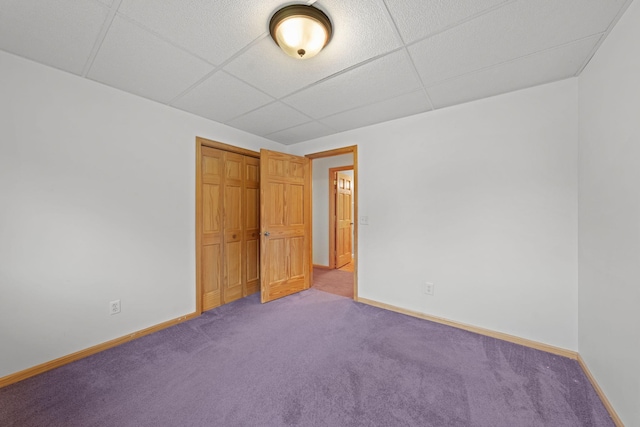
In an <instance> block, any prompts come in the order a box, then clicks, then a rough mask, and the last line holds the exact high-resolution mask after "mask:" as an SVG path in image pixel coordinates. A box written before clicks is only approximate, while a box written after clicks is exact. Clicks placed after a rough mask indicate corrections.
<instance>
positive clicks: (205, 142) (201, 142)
mask: <svg viewBox="0 0 640 427" xmlns="http://www.w3.org/2000/svg"><path fill="white" fill-rule="evenodd" d="M202 147H209V148H215V149H218V150H222V151H227V152H230V153H236V154H242V155H245V156H249V157H255V158H257V159H259V158H260V153H258V152H256V151H251V150H247V149H246V148H240V147H235V146H233V145H229V144H224V143H222V142H218V141H212V140H210V139H206V138H201V137H199V136H197V137H196V309H195V314H196V315H200V314H202V259H201V258H202V238H203V232H202V216H203V211H202V209H203V207H202Z"/></svg>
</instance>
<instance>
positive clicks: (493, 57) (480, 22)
mask: <svg viewBox="0 0 640 427" xmlns="http://www.w3.org/2000/svg"><path fill="white" fill-rule="evenodd" d="M625 1H626V0H608V1H602V0H562V1H557V0H535V1H531V0H521V1H518V2H514V3H511V4H508V5H506V6H504V7H501V8H499V9H497V10H496V11H493V12H491V13H487V14H485V15H482V16H480V17H478V18H476V19H473V20H471V21H469V22H466V23H464V24H461V25H459V26H457V27H454V28H453V29H451V30H447V31H445V32H443V33H440V34H437V35H435V36H433V37H430V38H428V39H425V40H423V41H421V42H418V43H416V44H414V45H412V46H410V47H409V52H410V54H411V56H412V57H413V60H414V63H415V64H416V67H417V68H418V71H419V72H420V76H421V77H422V80H423V82H424V84H425V85H427V86H429V85H431V84H434V83H437V82H440V81H443V80H446V79H449V78H452V77H457V76H460V75H462V74H465V73H467V72H471V71H475V70H479V69H482V68H485V67H489V66H492V65H496V64H499V63H501V62H505V61H509V60H512V59H515V58H518V57H522V56H525V55H528V54H532V53H536V52H540V51H542V50H545V49H548V48H551V47H554V46H557V45H560V44H563V43H568V42H571V41H575V40H579V39H581V38H584V37H587V36H591V35H594V34H597V33H601V32H603V31H605V30H606V29H607V27H608V26H609V24H610V23H611V22H612V20H613V19H614V17H615V16H616V14H617V13H618V11H619V10H620V8H621V7H622V5H623V4H624V2H625Z"/></svg>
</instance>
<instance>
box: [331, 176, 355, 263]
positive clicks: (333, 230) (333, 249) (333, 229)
mask: <svg viewBox="0 0 640 427" xmlns="http://www.w3.org/2000/svg"><path fill="white" fill-rule="evenodd" d="M352 170H353V165H352V166H338V167H335V168H329V193H330V194H329V268H330V269H335V268H336V250H337V248H336V245H337V241H336V231H337V230H336V227H337V224H336V218H335V215H334V214H335V210H336V194H337V193H335V192H333V190H335V184H334V182H333V180H334V177H333V176H334V175H335V174H336V173H337V172H342V171H352ZM353 174H354V175H355V171H354V173H353ZM354 187H355V178H354ZM352 191H353V189H352ZM354 205H355V196H354ZM353 216H354V218H352V219H353V226H354V230H355V225H356V220H355V208H354V214H353ZM353 240H355V234H354V238H353ZM351 253H353V241H351Z"/></svg>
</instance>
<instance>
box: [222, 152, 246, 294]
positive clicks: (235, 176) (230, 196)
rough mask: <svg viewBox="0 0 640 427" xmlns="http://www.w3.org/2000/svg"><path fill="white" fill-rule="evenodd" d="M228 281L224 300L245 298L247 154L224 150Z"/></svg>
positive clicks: (226, 279) (225, 235)
mask: <svg viewBox="0 0 640 427" xmlns="http://www.w3.org/2000/svg"><path fill="white" fill-rule="evenodd" d="M224 159H225V162H224V247H223V256H224V281H223V288H222V303H223V304H227V303H229V302H231V301H235V300H237V299H239V298H242V297H243V293H244V292H243V287H242V283H243V281H242V275H243V274H242V273H243V271H242V270H243V269H242V256H243V255H242V254H243V252H244V250H243V242H242V238H243V234H244V233H243V231H244V230H243V226H244V224H243V220H242V217H243V214H244V212H243V211H244V210H243V208H242V202H243V201H242V199H243V197H242V191H243V181H244V179H243V177H244V174H243V172H244V156H242V155H240V154H234V153H224Z"/></svg>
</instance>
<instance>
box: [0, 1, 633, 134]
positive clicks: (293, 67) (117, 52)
mask: <svg viewBox="0 0 640 427" xmlns="http://www.w3.org/2000/svg"><path fill="white" fill-rule="evenodd" d="M630 2H631V0H455V1H454V0H451V1H444V0H348V1H346V0H320V1H315V2H313V1H311V2H306V4H312V3H313V4H314V6H316V7H318V8H319V9H321V10H323V11H324V12H325V13H326V14H327V15H328V16H329V17H330V18H331V21H332V23H333V27H334V35H333V39H332V40H331V42H330V44H329V45H328V46H327V47H326V48H325V49H324V50H323V51H322V52H321V53H320V54H319V55H318V56H316V57H314V58H311V59H309V60H303V61H300V60H296V59H293V58H291V57H289V56H287V55H285V54H284V53H283V52H282V51H280V50H279V48H278V47H277V46H276V45H275V43H274V42H273V40H272V39H271V37H270V36H269V33H268V23H269V19H270V17H271V15H272V14H273V13H274V12H275V11H276V10H277V9H279V8H280V7H281V6H283V5H285V4H291V2H286V1H283V0H242V1H238V0H55V1H52V0H0V49H2V50H5V51H7V52H10V53H13V54H16V55H20V56H23V57H25V58H29V59H32V60H34V61H37V62H40V63H42V64H46V65H49V66H52V67H56V68H59V69H61V70H64V71H67V72H70V73H73V74H76V75H78V76H81V77H84V78H87V79H91V80H95V81H97V82H100V83H104V84H106V85H109V86H112V87H114V88H118V89H121V90H124V91H127V92H130V93H133V94H136V95H139V96H142V97H145V98H148V99H151V100H153V101H157V102H160V103H163V104H166V105H169V106H171V107H175V108H178V109H180V110H184V111H188V112H191V113H193V114H196V115H199V116H202V117H205V118H208V119H211V120H214V121H216V122H220V123H224V124H227V125H229V126H232V127H234V128H238V129H242V130H245V131H247V132H250V133H252V134H255V135H259V136H263V137H265V138H268V139H271V140H274V141H277V142H280V143H283V144H295V143H298V142H302V141H306V140H310V139H314V138H318V137H321V136H325V135H330V134H333V133H337V132H342V131H346V130H350V129H355V128H359V127H362V126H367V125H371V124H374V123H380V122H384V121H388V120H392V119H396V118H400V117H405V116H409V115H413V114H417V113H422V112H427V111H431V110H435V109H439V108H445V107H448V106H452V105H456V104H460V103H464V102H468V101H472V100H475V99H480V98H485V97H489V96H493V95H498V94H501V93H505V92H509V91H513V90H517V89H522V88H526V87H531V86H535V85H539V84H543V83H548V82H552V81H556V80H561V79H565V78H568V77H572V76H576V75H578V74H579V73H580V72H581V71H582V69H583V68H584V67H585V65H586V64H587V63H588V62H589V60H590V58H591V57H592V56H593V54H594V53H595V51H596V49H597V48H598V46H599V45H600V44H601V43H602V41H603V39H604V37H606V35H607V34H608V32H609V31H610V30H611V28H612V27H613V25H614V24H615V23H616V22H617V20H618V19H619V17H620V15H621V14H622V13H623V12H624V11H625V10H626V8H627V7H628V5H629V4H630Z"/></svg>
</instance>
